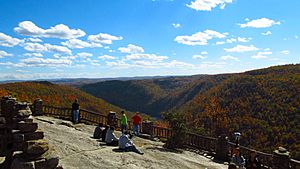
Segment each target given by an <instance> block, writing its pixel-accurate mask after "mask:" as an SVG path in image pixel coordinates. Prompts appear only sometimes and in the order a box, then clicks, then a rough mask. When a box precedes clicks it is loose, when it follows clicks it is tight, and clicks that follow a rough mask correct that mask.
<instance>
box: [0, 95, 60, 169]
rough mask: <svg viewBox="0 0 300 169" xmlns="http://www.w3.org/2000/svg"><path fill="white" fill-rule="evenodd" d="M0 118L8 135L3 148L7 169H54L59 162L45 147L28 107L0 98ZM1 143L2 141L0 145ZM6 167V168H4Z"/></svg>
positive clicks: (52, 150)
mask: <svg viewBox="0 0 300 169" xmlns="http://www.w3.org/2000/svg"><path fill="white" fill-rule="evenodd" d="M1 115H2V116H4V118H5V124H4V125H5V127H6V130H7V131H8V132H7V133H8V134H6V136H5V138H8V139H6V141H5V143H2V144H4V145H11V146H7V149H6V150H5V152H6V163H7V164H9V165H10V168H11V169H55V168H57V166H58V163H59V158H58V157H57V156H56V155H55V154H56V153H55V150H54V149H53V148H51V147H49V144H48V141H47V140H45V139H44V133H43V131H41V130H39V129H38V124H37V123H35V122H34V121H33V118H32V112H31V110H30V107H29V105H28V103H26V102H17V101H16V99H15V98H12V97H3V98H2V100H1ZM2 142H4V141H2ZM7 164H6V166H7Z"/></svg>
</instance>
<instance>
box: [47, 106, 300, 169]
mask: <svg viewBox="0 0 300 169" xmlns="http://www.w3.org/2000/svg"><path fill="white" fill-rule="evenodd" d="M71 111H72V109H71V108H61V107H55V106H47V105H44V106H43V112H44V114H45V115H48V116H54V117H58V118H62V119H67V120H71ZM80 121H81V122H84V123H88V124H99V123H103V124H106V123H107V116H106V115H103V114H101V113H97V112H92V111H89V110H85V109H81V110H80ZM128 125H129V129H132V122H131V121H129V122H128ZM117 126H118V128H117V129H119V127H120V126H121V119H119V118H117ZM141 132H142V133H143V129H142V128H141ZM150 134H151V135H152V136H153V137H158V138H163V139H168V138H170V137H171V136H172V134H173V132H172V129H170V128H163V127H158V126H152V131H151V133H150ZM185 144H186V145H187V146H188V147H192V148H195V149H199V150H204V151H207V152H209V153H210V154H215V152H216V144H217V139H216V138H213V137H206V136H202V135H198V134H194V133H190V132H189V133H187V135H186V141H185ZM228 145H229V147H228V150H229V151H230V150H232V148H233V147H234V146H235V143H233V142H228ZM239 147H240V149H241V152H242V154H244V155H245V156H246V157H248V155H249V154H250V152H251V150H252V149H250V148H247V147H244V146H239ZM256 152H257V155H258V157H259V159H260V161H261V163H262V165H263V168H265V169H270V168H272V158H273V155H272V154H268V153H264V152H260V151H256ZM290 165H291V167H292V169H300V161H297V160H294V159H291V160H290Z"/></svg>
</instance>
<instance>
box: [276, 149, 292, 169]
mask: <svg viewBox="0 0 300 169" xmlns="http://www.w3.org/2000/svg"><path fill="white" fill-rule="evenodd" d="M290 168H291V166H290V152H288V151H287V149H285V148H283V147H279V148H278V149H277V150H275V151H274V152H273V169H290Z"/></svg>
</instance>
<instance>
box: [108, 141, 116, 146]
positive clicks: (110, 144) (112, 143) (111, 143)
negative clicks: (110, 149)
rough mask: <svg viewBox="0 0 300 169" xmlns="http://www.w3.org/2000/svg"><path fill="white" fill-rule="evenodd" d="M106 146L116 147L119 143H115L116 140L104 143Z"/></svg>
mask: <svg viewBox="0 0 300 169" xmlns="http://www.w3.org/2000/svg"><path fill="white" fill-rule="evenodd" d="M106 145H108V146H118V145H119V142H118V141H116V140H114V141H112V142H110V143H106Z"/></svg>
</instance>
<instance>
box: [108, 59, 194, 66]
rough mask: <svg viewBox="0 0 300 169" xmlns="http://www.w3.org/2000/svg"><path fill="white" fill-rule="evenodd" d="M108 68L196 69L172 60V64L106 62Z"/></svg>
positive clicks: (123, 61) (145, 61)
mask: <svg viewBox="0 0 300 169" xmlns="http://www.w3.org/2000/svg"><path fill="white" fill-rule="evenodd" d="M106 65H107V66H110V67H115V68H132V67H140V68H174V67H183V68H187V67H194V65H193V64H189V63H185V62H181V61H177V60H172V61H170V62H156V61H154V60H134V61H133V62H132V63H126V62H125V60H117V61H114V62H106Z"/></svg>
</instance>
